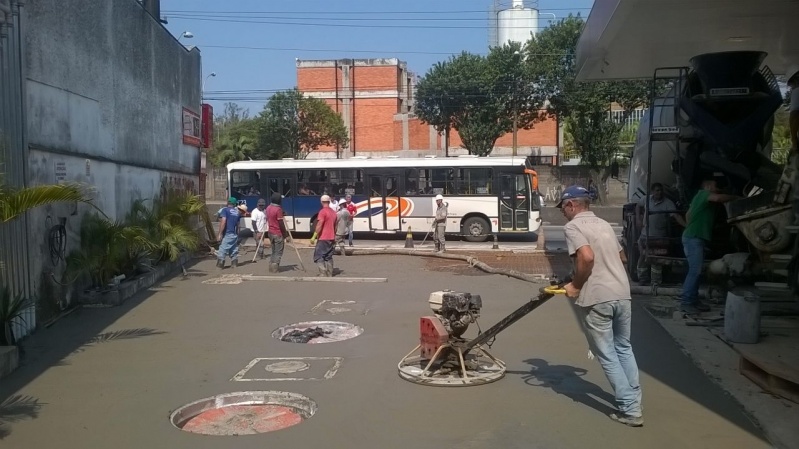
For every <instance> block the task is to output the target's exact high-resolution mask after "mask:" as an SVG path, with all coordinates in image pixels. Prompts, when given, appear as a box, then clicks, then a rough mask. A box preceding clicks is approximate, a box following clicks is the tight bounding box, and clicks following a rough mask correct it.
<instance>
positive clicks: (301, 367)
mask: <svg viewBox="0 0 799 449" xmlns="http://www.w3.org/2000/svg"><path fill="white" fill-rule="evenodd" d="M310 367H311V365H309V364H307V363H305V362H301V361H299V360H289V361H285V362H275V363H270V364H269V365H266V366H265V367H264V369H265V370H266V371H268V372H270V373H276V374H289V373H298V372H300V371H305V370H307V369H308V368H310Z"/></svg>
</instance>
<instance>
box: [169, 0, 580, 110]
mask: <svg viewBox="0 0 799 449" xmlns="http://www.w3.org/2000/svg"><path fill="white" fill-rule="evenodd" d="M503 2H504V3H510V0H503ZM525 3H526V4H528V5H529V4H531V3H533V2H531V1H530V0H525ZM537 3H538V9H539V11H540V17H541V20H540V24H539V26H541V27H545V26H546V25H547V24H548V22H549V21H550V20H552V14H554V15H556V16H557V17H558V18H560V17H565V16H567V15H568V14H569V13H574V14H576V13H580V14H581V15H582V16H583V17H587V16H588V14H589V12H590V8H591V5H592V4H593V0H538V2H537ZM491 4H492V0H460V1H454V0H403V1H402V2H397V1H387V0H380V1H375V0H372V1H367V0H347V1H344V0H304V1H301V2H299V1H291V2H287V1H282V2H278V1H274V0H229V1H227V2H220V1H219V0H162V3H161V10H162V13H161V14H162V16H163V17H164V18H166V19H167V20H168V21H169V23H168V24H167V25H166V27H167V29H169V30H170V32H172V34H173V35H175V36H180V35H181V33H183V32H184V31H190V32H191V33H192V34H193V35H194V37H193V38H192V39H186V38H183V39H181V43H183V44H184V45H187V46H188V45H194V46H197V47H199V48H200V50H201V52H202V61H203V72H204V75H203V79H205V78H206V77H207V76H208V74H210V73H211V72H216V74H217V76H216V77H212V78H208V81H207V82H206V84H205V92H206V97H216V98H222V97H226V98H236V99H237V100H238V101H236V102H237V103H239V104H240V105H241V106H243V107H246V108H249V109H250V112H251V113H257V112H259V111H260V110H261V109H262V108H263V105H264V103H265V99H266V98H267V97H268V96H269V95H270V94H271V92H274V91H275V90H281V89H290V88H292V87H294V85H295V84H296V68H295V58H299V59H336V58H376V57H385V58H389V57H396V58H399V59H400V60H403V61H406V62H407V63H408V68H409V69H410V70H411V71H413V72H415V73H417V74H419V75H423V74H424V73H425V72H426V71H427V69H428V68H429V67H430V66H431V65H432V64H434V63H435V62H437V61H440V60H443V59H446V58H447V57H448V54H453V53H460V52H461V51H463V50H466V51H470V52H474V53H485V52H486V51H487V50H488V10H489V7H490V5H491ZM214 13H216V14H214ZM455 19H458V20H455ZM248 22H261V23H248ZM290 22H293V24H289V23H290ZM301 24H309V25H301ZM322 25H337V26H322ZM231 47H250V48H231ZM220 91H225V92H220ZM258 91H260V92H258ZM209 103H211V104H212V105H213V106H214V110H215V111H216V113H217V114H219V113H221V111H222V105H223V103H224V101H209Z"/></svg>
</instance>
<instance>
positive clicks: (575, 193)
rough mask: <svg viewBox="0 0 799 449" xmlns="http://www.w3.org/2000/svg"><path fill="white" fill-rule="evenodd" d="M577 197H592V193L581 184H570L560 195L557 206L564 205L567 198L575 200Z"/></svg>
mask: <svg viewBox="0 0 799 449" xmlns="http://www.w3.org/2000/svg"><path fill="white" fill-rule="evenodd" d="M575 198H591V194H590V193H588V190H586V189H585V187H580V186H569V187H566V190H564V191H563V193H562V194H561V195H560V202H559V203H558V204H557V205H556V206H555V207H558V208H560V207H563V202H564V201H566V200H573V199H575Z"/></svg>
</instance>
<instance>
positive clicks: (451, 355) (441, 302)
mask: <svg viewBox="0 0 799 449" xmlns="http://www.w3.org/2000/svg"><path fill="white" fill-rule="evenodd" d="M427 302H428V304H429V305H430V309H431V310H432V311H433V313H434V315H433V316H423V317H421V319H420V323H419V329H420V333H421V336H420V341H421V348H420V350H421V354H422V357H423V358H425V359H433V358H434V357H435V356H436V352H437V351H440V350H442V351H446V353H444V354H441V356H442V359H443V362H442V364H441V367H440V368H439V370H440V371H441V372H442V373H445V372H449V371H452V370H453V369H458V366H459V365H458V363H459V361H460V360H459V358H458V354H457V352H456V351H455V350H454V346H455V345H457V344H458V342H464V343H465V341H466V340H464V339H463V338H462V335H463V333H464V332H466V330H467V329H468V328H469V325H470V324H472V323H477V319H478V318H480V309H482V308H483V301H482V298H480V295H472V294H471V293H461V292H453V291H449V290H443V291H438V292H433V293H431V294H430V298H429V299H428V301H427ZM445 345H446V346H445ZM441 348H444V349H441ZM467 369H475V366H474V365H473V364H468V365H467Z"/></svg>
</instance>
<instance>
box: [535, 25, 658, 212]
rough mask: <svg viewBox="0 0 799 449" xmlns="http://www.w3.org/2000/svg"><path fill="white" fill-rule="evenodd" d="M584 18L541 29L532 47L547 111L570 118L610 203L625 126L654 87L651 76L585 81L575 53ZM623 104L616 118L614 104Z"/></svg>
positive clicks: (578, 146)
mask: <svg viewBox="0 0 799 449" xmlns="http://www.w3.org/2000/svg"><path fill="white" fill-rule="evenodd" d="M582 26H583V20H582V19H581V18H580V17H579V16H577V17H574V16H569V17H568V18H565V19H562V20H560V21H559V22H558V23H556V24H554V25H552V26H551V27H549V28H547V29H545V30H543V31H541V32H540V33H538V35H536V36H535V37H533V39H531V40H530V42H529V43H528V45H527V47H526V51H527V54H528V60H530V61H535V62H534V63H532V64H530V65H529V68H530V70H531V72H532V73H533V78H534V79H535V83H536V86H538V88H539V89H540V90H541V94H542V95H544V96H545V97H546V98H547V99H548V100H549V101H548V104H547V113H548V114H550V115H553V116H557V117H559V118H561V119H562V120H563V122H564V123H565V131H566V132H567V133H569V134H570V137H571V139H572V140H573V143H574V147H575V150H576V152H577V154H578V155H579V157H580V159H581V163H582V164H584V165H586V166H588V167H589V169H590V171H591V178H592V179H593V181H594V184H596V185H597V186H599V187H600V188H599V189H598V190H599V199H600V202H605V189H604V186H605V184H606V182H607V180H608V178H609V177H610V166H611V164H612V162H613V161H614V159H615V158H616V156H617V155H618V154H619V151H620V146H619V138H620V133H621V130H622V128H623V126H624V123H625V122H626V120H627V118H628V117H629V115H630V114H631V113H632V112H633V111H634V110H635V109H637V108H640V107H643V106H646V105H647V103H648V101H649V97H650V91H651V84H650V83H649V82H647V81H641V80H630V81H627V80H625V81H607V82H579V81H577V79H576V75H577V70H576V67H575V59H576V56H575V53H576V48H577V41H578V40H579V38H580V32H581V30H582ZM614 102H615V103H616V104H617V105H619V106H620V108H621V109H622V111H623V113H622V117H621V120H619V121H614V120H613V119H612V117H611V114H610V110H611V104H612V103H614Z"/></svg>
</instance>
